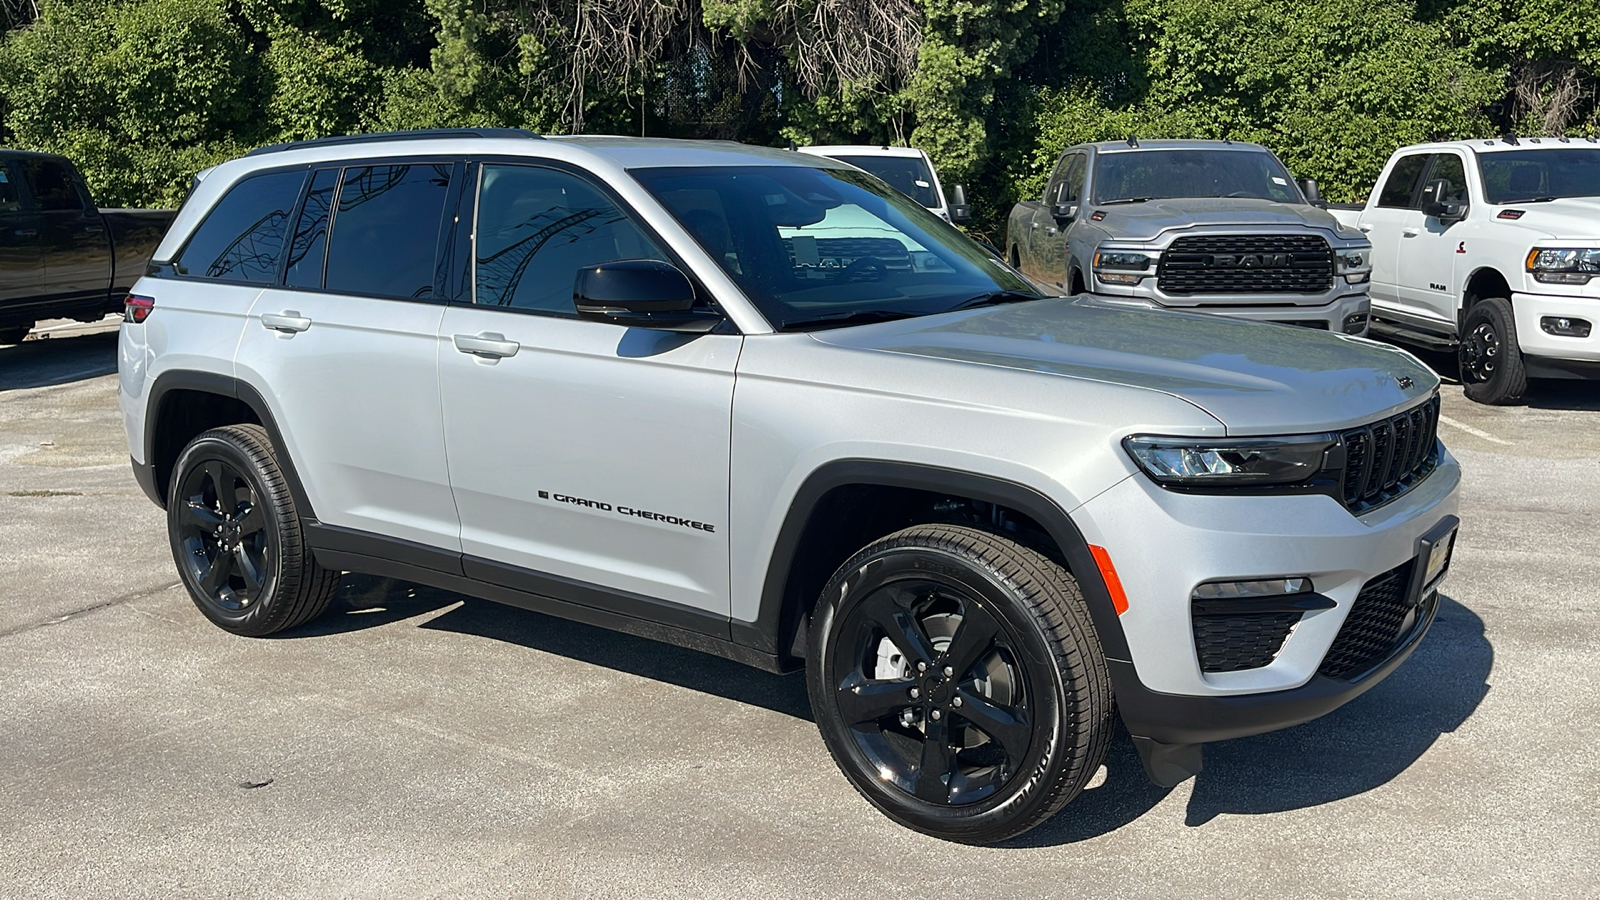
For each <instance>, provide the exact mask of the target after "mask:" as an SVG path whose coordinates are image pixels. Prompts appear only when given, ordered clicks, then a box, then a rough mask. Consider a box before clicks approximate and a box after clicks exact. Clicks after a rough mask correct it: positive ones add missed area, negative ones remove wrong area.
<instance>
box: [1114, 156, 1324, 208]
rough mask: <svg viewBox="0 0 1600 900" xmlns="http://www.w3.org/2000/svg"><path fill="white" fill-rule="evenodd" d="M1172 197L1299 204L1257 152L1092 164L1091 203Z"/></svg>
mask: <svg viewBox="0 0 1600 900" xmlns="http://www.w3.org/2000/svg"><path fill="white" fill-rule="evenodd" d="M1177 197H1241V198H1250V199H1256V200H1275V201H1277V202H1279V203H1303V202H1305V201H1304V200H1302V199H1301V197H1300V191H1299V189H1298V188H1296V187H1295V186H1294V182H1293V181H1291V180H1290V178H1289V173H1288V172H1287V171H1286V170H1285V169H1284V168H1283V165H1282V164H1281V163H1279V162H1278V160H1277V158H1276V157H1274V156H1273V155H1272V154H1270V153H1263V152H1261V151H1260V150H1249V149H1239V150H1213V149H1206V150H1132V151H1121V150H1119V151H1117V152H1115V153H1102V154H1100V157H1099V159H1098V160H1097V161H1096V162H1095V170H1094V202H1095V203H1115V202H1117V201H1123V202H1127V201H1129V200H1161V199H1171V198H1177Z"/></svg>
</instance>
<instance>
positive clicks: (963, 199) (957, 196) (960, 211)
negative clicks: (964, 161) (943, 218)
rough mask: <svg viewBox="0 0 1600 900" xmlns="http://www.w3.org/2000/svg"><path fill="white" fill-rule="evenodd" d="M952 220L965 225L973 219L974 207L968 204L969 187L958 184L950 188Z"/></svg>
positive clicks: (953, 222)
mask: <svg viewBox="0 0 1600 900" xmlns="http://www.w3.org/2000/svg"><path fill="white" fill-rule="evenodd" d="M949 209H950V221H951V223H952V224H955V225H965V224H967V223H968V222H970V221H972V207H970V206H968V205H967V189H966V188H964V187H962V186H961V185H959V184H958V185H956V186H955V187H953V188H951V189H950V207H949Z"/></svg>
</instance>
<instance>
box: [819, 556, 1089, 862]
mask: <svg viewBox="0 0 1600 900" xmlns="http://www.w3.org/2000/svg"><path fill="white" fill-rule="evenodd" d="M809 647H810V651H809V653H810V658H809V660H808V666H809V669H808V675H807V686H808V689H809V691H810V695H811V705H812V709H813V711H814V712H815V714H816V719H817V725H818V727H819V729H820V730H821V732H822V736H823V740H824V742H825V743H826V744H827V747H828V751H829V753H831V754H832V756H833V758H834V761H835V762H837V763H838V765H839V767H840V769H841V770H843V772H844V773H845V776H846V777H847V778H849V780H850V782H851V783H852V784H853V785H854V786H855V788H856V790H858V791H859V792H860V793H861V794H862V796H864V797H865V798H866V799H867V800H868V801H869V802H871V803H872V804H873V805H874V806H876V807H877V808H878V809H880V810H881V811H883V812H884V813H885V814H887V815H888V816H889V817H890V818H892V819H894V820H895V821H897V822H900V823H901V824H904V825H906V826H909V827H911V828H914V829H916V830H918V831H921V832H923V833H925V834H930V835H933V836H935V837H940V838H945V839H947V840H954V841H962V842H967V843H988V842H992V841H998V840H1003V839H1005V838H1008V837H1012V836H1014V835H1017V834H1021V833H1022V832H1024V831H1027V830H1028V829H1030V828H1032V827H1034V826H1035V825H1038V824H1039V823H1040V822H1043V821H1044V820H1045V819H1047V818H1049V817H1050V816H1051V815H1052V814H1054V813H1055V812H1056V811H1057V810H1059V809H1060V808H1061V807H1062V806H1064V805H1065V804H1066V803H1067V802H1068V801H1070V800H1071V799H1072V798H1073V797H1076V796H1077V795H1078V794H1079V793H1080V792H1081V791H1082V790H1083V787H1084V785H1085V784H1086V783H1087V782H1088V780H1089V778H1090V777H1091V776H1092V775H1093V774H1094V772H1095V770H1096V769H1098V768H1099V766H1100V763H1101V761H1102V760H1103V759H1104V757H1105V752H1106V743H1107V740H1108V739H1109V736H1110V733H1111V690H1110V681H1109V678H1108V676H1107V673H1106V666H1105V660H1104V658H1103V656H1102V654H1101V651H1100V646H1099V643H1098V641H1097V640H1096V639H1095V637H1094V633H1093V631H1092V628H1091V626H1090V624H1089V618H1088V611H1087V609H1086V608H1085V606H1084V603H1083V598H1082V595H1081V594H1080V593H1079V591H1078V588H1077V584H1076V583H1075V582H1074V581H1073V579H1072V576H1071V575H1069V574H1068V573H1067V572H1066V571H1065V570H1064V569H1062V568H1061V567H1060V566H1057V565H1055V564H1054V563H1052V562H1051V561H1050V560H1048V559H1046V558H1045V557H1043V556H1041V555H1039V554H1038V553H1035V552H1033V551H1032V550H1028V549H1026V548H1024V547H1021V546H1019V545H1017V544H1015V543H1013V542H1011V541H1008V540H1006V539H1004V538H1001V537H998V536H996V535H993V534H989V533H987V532H983V531H978V530H976V529H972V528H966V527H958V526H945V525H927V526H918V527H915V528H908V529H906V530H904V531H900V532H897V533H895V534H892V535H890V536H888V537H886V538H884V539H882V540H880V541H878V542H876V543H874V544H872V545H870V546H868V547H867V548H865V549H863V550H862V551H861V552H859V553H857V554H856V555H855V556H854V557H853V558H852V559H850V560H849V561H848V562H846V563H845V564H844V566H842V567H841V568H840V569H839V571H838V572H837V573H835V575H834V576H833V578H832V580H831V581H830V582H829V583H828V586H827V587H826V588H824V591H823V594H822V597H821V600H820V601H819V604H818V609H817V612H816V614H815V615H814V617H813V619H812V624H811V633H810V640H809Z"/></svg>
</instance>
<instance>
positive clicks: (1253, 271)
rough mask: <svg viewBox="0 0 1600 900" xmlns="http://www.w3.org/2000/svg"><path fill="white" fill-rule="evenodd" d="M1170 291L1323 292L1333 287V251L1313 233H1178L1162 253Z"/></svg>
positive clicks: (1162, 274) (1162, 273)
mask: <svg viewBox="0 0 1600 900" xmlns="http://www.w3.org/2000/svg"><path fill="white" fill-rule="evenodd" d="M1156 286H1157V287H1158V288H1160V289H1161V290H1162V291H1164V292H1166V293H1168V294H1321V293H1323V292H1325V291H1327V290H1329V289H1330V288H1332V287H1333V250H1332V249H1331V248H1329V247H1328V242H1327V241H1326V240H1324V239H1323V238H1320V237H1318V236H1316V235H1311V234H1303V235H1295V234H1240V235H1206V236H1201V235H1193V236H1189V237H1181V238H1178V239H1177V240H1175V241H1173V242H1172V246H1171V247H1170V248H1169V249H1168V250H1167V251H1166V252H1165V253H1163V254H1161V264H1160V266H1159V267H1158V268H1157V270H1156Z"/></svg>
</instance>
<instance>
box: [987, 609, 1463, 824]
mask: <svg viewBox="0 0 1600 900" xmlns="http://www.w3.org/2000/svg"><path fill="white" fill-rule="evenodd" d="M1493 667H1494V648H1493V647H1492V646H1491V645H1490V643H1489V640H1488V638H1487V637H1486V636H1485V635H1484V629H1483V620H1482V619H1480V618H1479V617H1478V616H1477V614H1476V613H1474V612H1473V611H1472V610H1470V609H1468V608H1466V607H1465V606H1462V605H1461V604H1460V603H1457V602H1456V601H1455V600H1452V599H1450V598H1449V597H1448V596H1446V597H1442V598H1441V603H1440V607H1439V615H1438V618H1437V619H1435V620H1434V623H1433V627H1432V629H1431V630H1430V631H1429V632H1428V635H1427V637H1426V638H1424V639H1423V642H1422V645H1421V646H1420V647H1418V648H1417V651H1416V653H1415V654H1413V655H1412V657H1411V659H1409V660H1407V661H1406V663H1405V664H1404V665H1402V666H1401V667H1400V668H1399V669H1397V670H1396V671H1395V673H1394V674H1393V675H1391V676H1389V678H1387V679H1386V680H1385V681H1384V682H1383V683H1382V684H1379V685H1378V686H1377V687H1375V688H1373V689H1372V690H1370V691H1368V692H1367V693H1365V694H1363V695H1361V696H1360V697H1358V698H1356V699H1355V700H1353V701H1351V702H1350V703H1349V704H1348V705H1346V706H1344V707H1341V708H1340V709H1337V710H1335V711H1334V712H1332V713H1329V714H1328V715H1326V716H1324V717H1322V718H1320V719H1315V720H1313V721H1311V722H1307V723H1306V724H1304V725H1300V726H1297V727H1294V728H1289V729H1285V730H1283V731H1276V732H1272V733H1270V734H1264V735H1259V736H1256V737H1250V738H1240V739H1238V740H1232V741H1222V742H1219V743H1215V744H1209V745H1207V746H1206V749H1205V771H1203V772H1201V773H1200V774H1199V775H1198V776H1197V777H1196V778H1195V780H1194V784H1193V788H1192V790H1191V792H1190V795H1189V805H1188V810H1187V814H1186V816H1185V819H1184V823H1185V824H1187V825H1190V826H1201V825H1204V824H1206V823H1207V822H1210V821H1211V820H1212V819H1214V818H1216V817H1217V816H1219V815H1227V814H1231V815H1252V814H1262V813H1275V812H1286V811H1288V810H1295V809H1304V808H1307V807H1312V806H1319V805H1321V804H1324V803H1332V802H1334V801H1337V800H1343V799H1345V798H1348V797H1354V796H1357V795H1359V794H1363V793H1366V792H1367V791H1371V790H1373V789H1375V788H1379V787H1382V786H1383V785H1384V784H1387V783H1388V782H1389V781H1391V780H1393V779H1394V778H1395V777H1396V776H1398V775H1400V773H1402V772H1404V771H1405V770H1406V769H1408V768H1410V766H1411V764H1412V763H1414V762H1416V761H1417V759H1419V758H1420V757H1421V756H1422V754H1423V753H1425V752H1426V751H1427V750H1428V748H1429V747H1431V746H1433V744H1434V742H1435V741H1437V740H1438V739H1439V737H1440V736H1441V735H1445V734H1449V733H1451V732H1454V731H1455V730H1456V729H1457V728H1459V727H1461V724H1462V723H1463V722H1465V721H1466V720H1467V719H1468V718H1470V717H1471V716H1472V714H1473V712H1474V711H1476V710H1477V708H1478V705H1479V704H1480V703H1481V702H1483V698H1484V697H1485V696H1486V695H1487V694H1488V692H1489V685H1488V678H1489V673H1490V671H1491V670H1492V669H1493ZM1118 731H1119V734H1118V737H1117V739H1116V741H1115V742H1114V743H1113V745H1112V748H1111V754H1110V756H1109V757H1108V758H1107V777H1106V780H1105V783H1104V784H1102V785H1101V786H1100V787H1098V788H1094V789H1092V790H1088V791H1085V792H1084V793H1083V794H1082V795H1081V796H1079V797H1078V799H1076V800H1074V801H1073V802H1072V803H1071V804H1069V805H1068V806H1067V807H1066V808H1065V809H1063V810H1062V811H1061V812H1060V813H1058V814H1056V816H1055V817H1054V818H1053V819H1051V820H1050V821H1048V822H1046V823H1044V824H1043V825H1041V826H1039V827H1038V828H1036V829H1034V830H1033V831H1030V832H1028V833H1027V834H1025V835H1022V836H1021V837H1019V838H1017V839H1015V840H1014V841H1012V842H1009V843H1008V844H1006V845H1002V846H1016V847H1040V846H1051V845H1055V844H1067V843H1073V842H1076V841H1081V840H1086V839H1088V838H1093V837H1098V836H1100V835H1102V834H1106V833H1107V832H1110V831H1114V830H1116V829H1118V828H1120V827H1122V826H1123V825H1126V824H1128V823H1130V822H1132V821H1133V820H1135V819H1137V818H1139V817H1140V816H1142V815H1144V814H1145V813H1146V812H1148V811H1149V810H1150V809H1151V808H1153V807H1154V806H1155V805H1156V804H1158V803H1160V802H1161V800H1162V798H1164V797H1165V796H1166V795H1167V791H1166V790H1165V789H1163V788H1158V787H1156V786H1154V785H1152V784H1151V783H1150V782H1149V780H1148V779H1146V778H1145V776H1144V771H1143V769H1142V768H1141V767H1140V764H1139V758H1138V755H1137V754H1136V753H1135V751H1134V749H1133V745H1132V743H1131V742H1130V741H1128V739H1127V737H1126V735H1125V734H1122V733H1121V731H1122V730H1121V728H1120V727H1119V728H1118Z"/></svg>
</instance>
